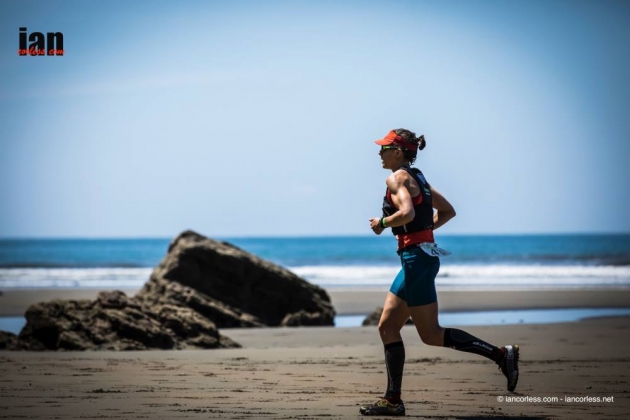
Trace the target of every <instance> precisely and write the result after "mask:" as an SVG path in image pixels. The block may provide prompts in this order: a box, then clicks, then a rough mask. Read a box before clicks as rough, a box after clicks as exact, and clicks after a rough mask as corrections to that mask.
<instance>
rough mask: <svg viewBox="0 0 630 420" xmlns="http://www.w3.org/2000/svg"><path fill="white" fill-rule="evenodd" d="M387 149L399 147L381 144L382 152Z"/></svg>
mask: <svg viewBox="0 0 630 420" xmlns="http://www.w3.org/2000/svg"><path fill="white" fill-rule="evenodd" d="M389 149H400V147H398V146H381V153H383V152H384V151H385V150H389Z"/></svg>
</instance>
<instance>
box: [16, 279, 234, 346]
mask: <svg viewBox="0 0 630 420" xmlns="http://www.w3.org/2000/svg"><path fill="white" fill-rule="evenodd" d="M25 316H26V325H25V326H24V328H23V329H22V331H21V332H20V335H19V339H20V342H21V343H23V345H24V346H25V347H27V348H28V349H30V350H145V349H183V348H188V347H193V348H219V347H238V344H237V343H234V342H232V341H231V340H229V339H227V338H225V337H221V336H220V335H219V332H218V330H217V328H216V326H215V325H214V323H213V322H212V321H211V320H209V319H208V318H206V317H204V316H202V315H200V314H199V313H197V312H196V311H194V310H192V309H191V308H187V307H178V306H173V305H169V304H163V305H143V304H142V302H141V301H137V300H135V299H133V298H129V297H128V296H127V295H125V293H123V292H121V291H113V292H101V293H100V294H99V295H98V298H97V299H96V301H88V300H80V301H73V300H67V301H64V300H54V301H51V302H44V303H38V304H36V305H32V306H31V307H29V309H28V310H27V311H26V315H25Z"/></svg>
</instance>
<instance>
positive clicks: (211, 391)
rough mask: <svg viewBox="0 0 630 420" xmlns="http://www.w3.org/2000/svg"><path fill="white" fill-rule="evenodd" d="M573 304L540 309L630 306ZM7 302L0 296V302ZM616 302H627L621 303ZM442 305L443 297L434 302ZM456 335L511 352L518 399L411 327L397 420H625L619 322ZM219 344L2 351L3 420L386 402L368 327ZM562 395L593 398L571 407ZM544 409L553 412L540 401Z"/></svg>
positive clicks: (257, 333) (305, 414) (346, 409)
mask: <svg viewBox="0 0 630 420" xmlns="http://www.w3.org/2000/svg"><path fill="white" fill-rule="evenodd" d="M576 292H577V291H576ZM380 293H381V294H380V299H378V301H376V302H373V301H372V298H368V299H367V300H366V301H363V302H357V299H358V297H357V296H358V295H357V294H354V295H336V294H335V293H333V294H332V296H333V301H335V300H336V301H337V302H338V303H340V302H342V301H344V299H345V302H346V303H343V304H341V306H340V307H339V308H338V309H341V307H343V308H344V309H343V310H339V312H340V313H346V314H349V313H361V312H363V308H364V307H369V308H373V306H374V304H375V303H376V304H380V301H382V296H383V292H380ZM466 293H468V295H467V298H466V299H465V300H461V301H460V303H457V300H454V301H453V302H455V303H453V305H456V307H457V308H460V307H461V308H464V309H489V308H493V309H494V308H497V307H496V306H492V304H493V303H494V304H498V305H503V304H504V301H502V302H499V303H497V302H486V299H487V297H484V295H483V294H471V292H466ZM484 293H487V292H484ZM497 293H507V292H497ZM510 293H514V292H510ZM545 293H547V292H545ZM580 293H581V297H577V295H580ZM580 293H576V294H575V295H576V296H573V297H570V295H572V294H573V293H567V292H562V293H560V294H559V295H557V296H554V299H551V300H549V302H547V303H543V304H544V305H547V304H554V303H555V304H556V305H557V306H560V303H568V304H569V305H568V306H572V307H576V306H585V305H577V304H578V303H580V302H582V301H583V302H586V303H587V302H588V301H589V300H593V301H594V303H593V305H595V306H597V305H599V306H608V307H612V306H628V296H627V294H625V293H621V291H620V292H617V293H616V294H614V293H613V294H612V295H610V294H600V293H599V292H597V293H594V291H585V292H580ZM11 296H14V295H12V294H7V293H5V294H4V295H3V297H2V299H6V298H7V297H11ZM344 296H345V297H344ZM494 296H495V298H497V297H499V296H500V295H494ZM544 296H545V294H544V293H539V292H518V295H517V296H514V295H513V296H512V297H509V296H507V297H506V299H511V300H512V301H514V302H516V303H519V302H520V303H522V304H526V305H527V302H533V303H532V304H534V305H540V304H541V303H540V302H541V301H543V302H546V300H545V298H544ZM605 296H608V298H609V299H610V300H606V299H605V298H604V297H605ZM619 296H622V298H621V299H622V300H623V302H622V303H624V302H625V305H620V304H619V303H618V302H619V300H618V299H620V298H619ZM40 297H41V296H40ZM65 297H68V296H65ZM461 297H464V296H463V295H462V296H460V298H461ZM340 299H341V300H340ZM440 299H442V301H446V300H447V299H445V296H443V293H442V294H440ZM474 299H477V300H478V301H477V302H475V301H474ZM556 299H560V302H559V303H558V301H557V300H556ZM562 299H568V301H565V300H562ZM598 299H601V301H599V300H598ZM40 300H44V299H40ZM374 300H376V297H375V298H374ZM462 302H466V303H462ZM616 302H617V303H616ZM600 304H601V305H600ZM2 305H4V302H3V304H2ZM449 305H450V304H449ZM457 305H460V306H457ZM461 305H463V306H461ZM466 305H470V306H466ZM442 306H445V303H443V304H442ZM586 306H588V305H586ZM517 307H519V308H522V306H517ZM526 307H529V306H526ZM534 307H541V306H534ZM542 307H548V306H542ZM357 308H359V309H357ZM501 308H503V307H501ZM370 310H371V309H370ZM465 329H466V330H467V331H469V332H470V333H472V334H474V335H477V336H479V337H480V338H483V339H485V340H487V341H489V342H492V343H495V344H499V345H500V344H507V343H512V342H516V343H519V344H520V346H521V357H522V359H521V362H520V370H521V379H520V382H519V385H518V387H517V390H516V391H517V392H516V393H514V394H511V393H508V392H507V391H506V389H505V386H506V384H505V382H506V381H505V378H504V377H503V376H502V375H501V374H500V373H499V372H498V370H497V369H496V365H494V364H493V363H492V362H490V361H488V360H486V359H484V358H481V357H479V356H476V355H471V354H468V353H462V352H457V351H454V350H451V349H445V348H439V347H430V346H426V345H424V344H422V343H421V342H420V340H419V338H418V336H417V334H416V333H415V330H414V328H413V326H406V327H405V328H404V329H403V338H404V340H405V344H406V353H407V361H406V365H405V376H404V379H403V398H404V400H405V404H406V407H407V415H408V417H412V418H432V419H469V420H470V419H489V418H493V419H494V418H501V417H504V416H507V417H510V418H520V419H528V420H533V419H558V418H562V419H564V418H566V419H589V420H593V419H606V418H607V419H625V418H628V415H629V413H630V354H629V351H628V348H630V347H629V345H630V334H629V333H630V331H629V330H630V318H608V319H596V320H586V321H581V322H575V323H565V324H547V325H516V326H498V327H495V326H493V327H466V328H465ZM222 333H223V334H225V335H227V336H229V337H231V338H233V339H235V340H236V341H237V342H240V343H241V344H242V345H243V347H244V348H242V349H230V350H206V351H201V350H195V351H192V350H189V351H147V352H59V353H33V352H2V353H0V375H1V383H0V395H2V399H1V401H0V418H11V419H15V418H34V419H52V418H58V419H79V418H112V419H113V418H115V419H139V418H151V419H155V418H160V419H178V418H200V419H207V418H227V419H259V418H269V419H293V418H297V419H322V418H334V419H345V418H357V417H359V415H358V408H359V404H362V403H367V402H371V401H373V400H375V399H376V398H377V397H379V396H380V395H381V394H382V393H383V387H384V385H385V381H386V379H385V368H384V364H383V348H382V345H381V344H380V341H379V338H378V334H377V331H376V329H375V328H374V327H363V328H323V327H318V328H291V329H290V328H284V329H283V328H266V329H249V330H247V329H238V330H236V329H231V330H228V329H223V330H222ZM500 397H501V398H504V399H505V398H507V397H518V398H519V399H526V398H528V397H529V398H530V401H529V402H528V401H511V402H506V401H505V400H504V401H501V402H500V401H498V398H500ZM567 397H573V398H575V397H577V398H580V399H584V398H586V397H589V398H592V399H597V398H599V399H600V401H599V402H597V401H596V400H590V401H583V400H578V401H577V402H570V401H566V398H567ZM543 398H557V401H547V402H543V401H539V402H537V400H538V399H541V400H542V399H543ZM603 398H607V399H608V401H610V402H607V401H604V400H603ZM611 398H612V400H611Z"/></svg>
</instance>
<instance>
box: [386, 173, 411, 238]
mask: <svg viewBox="0 0 630 420" xmlns="http://www.w3.org/2000/svg"><path fill="white" fill-rule="evenodd" d="M409 179H410V177H409V174H407V172H404V171H397V172H394V173H393V174H391V175H390V176H389V177H388V178H387V181H386V182H387V188H389V192H390V193H391V198H392V202H393V204H394V207H396V208H397V209H398V210H396V212H395V213H394V214H392V215H390V216H387V217H386V218H385V224H386V225H387V227H398V226H403V225H406V224H407V223H409V222H411V221H412V220H413V218H414V217H415V215H416V212H415V211H414V209H413V202H412V199H411V194H410V193H409V189H408V188H407V185H406V183H407V182H408V181H409Z"/></svg>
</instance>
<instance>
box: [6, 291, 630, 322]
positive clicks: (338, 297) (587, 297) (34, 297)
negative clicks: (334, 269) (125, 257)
mask: <svg viewBox="0 0 630 420" xmlns="http://www.w3.org/2000/svg"><path fill="white" fill-rule="evenodd" d="M98 292H99V291H98V290H94V289H93V290H86V289H83V290H76V289H71V290H63V289H48V290H35V291H34V290H4V291H2V295H0V316H21V315H24V312H25V311H26V309H27V308H28V307H29V306H30V305H32V304H34V303H37V302H42V301H48V300H52V299H95V298H96V295H97V294H98ZM124 292H125V293H126V294H127V295H129V296H131V295H133V294H134V293H135V292H136V290H124ZM328 293H329V295H330V298H331V300H332V303H333V306H334V307H335V309H336V310H337V314H338V315H355V314H357V315H358V314H368V313H370V312H372V311H373V310H374V309H375V308H376V307H377V306H382V305H383V302H384V300H385V295H386V293H387V288H384V287H383V288H374V289H368V290H365V289H329V290H328ZM439 302H440V310H441V311H445V312H448V311H489V310H506V309H551V308H627V307H630V289H629V288H619V289H616V288H607V289H562V290H558V289H556V290H553V289H551V290H543V289H538V290H484V291H479V290H471V291H452V290H446V291H439Z"/></svg>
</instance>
